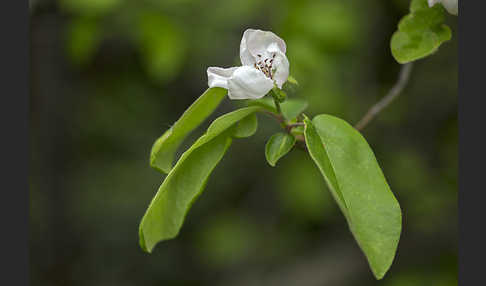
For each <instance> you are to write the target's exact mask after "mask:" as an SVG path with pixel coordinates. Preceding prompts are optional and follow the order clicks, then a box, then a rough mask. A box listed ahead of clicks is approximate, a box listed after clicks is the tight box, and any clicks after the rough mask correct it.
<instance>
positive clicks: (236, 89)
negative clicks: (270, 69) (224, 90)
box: [228, 66, 273, 99]
mask: <svg viewBox="0 0 486 286" xmlns="http://www.w3.org/2000/svg"><path fill="white" fill-rule="evenodd" d="M272 88H273V82H272V80H271V79H269V78H267V77H266V76H265V75H264V74H263V73H262V72H261V71H259V70H257V69H255V68H254V67H250V66H242V67H239V68H237V69H236V70H235V71H234V73H233V76H232V77H231V78H230V79H229V80H228V96H229V98H230V99H258V98H262V97H264V96H265V95H266V94H267V93H268V92H269V91H270V90H271V89H272Z"/></svg>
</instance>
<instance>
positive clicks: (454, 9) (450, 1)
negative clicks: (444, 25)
mask: <svg viewBox="0 0 486 286" xmlns="http://www.w3.org/2000/svg"><path fill="white" fill-rule="evenodd" d="M428 3H429V7H432V6H434V5H435V4H437V3H441V4H442V6H444V8H445V9H446V10H447V12H449V13H451V14H453V15H457V14H458V10H459V7H458V3H459V0H428Z"/></svg>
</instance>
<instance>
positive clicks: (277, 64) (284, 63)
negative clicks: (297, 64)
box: [273, 51, 289, 88]
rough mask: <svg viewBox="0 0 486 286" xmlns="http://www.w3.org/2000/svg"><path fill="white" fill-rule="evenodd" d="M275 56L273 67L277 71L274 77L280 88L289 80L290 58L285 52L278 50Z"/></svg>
mask: <svg viewBox="0 0 486 286" xmlns="http://www.w3.org/2000/svg"><path fill="white" fill-rule="evenodd" d="M274 53H275V58H274V59H273V69H275V72H274V74H273V79H274V80H275V82H276V84H277V86H278V88H282V86H283V84H284V83H285V82H286V81H287V78H288V77H289V60H288V59H287V57H286V56H285V54H284V53H282V52H280V51H276V52H274Z"/></svg>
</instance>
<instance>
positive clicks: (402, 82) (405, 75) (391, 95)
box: [355, 63, 412, 131]
mask: <svg viewBox="0 0 486 286" xmlns="http://www.w3.org/2000/svg"><path fill="white" fill-rule="evenodd" d="M411 71H412V63H408V64H405V65H403V66H402V69H401V70H400V74H399V75H398V80H397V82H396V83H395V85H394V86H393V87H392V88H391V89H390V91H389V92H388V94H387V95H386V96H385V97H383V98H382V99H381V100H380V101H378V102H377V103H376V104H375V105H373V106H372V107H371V108H370V109H369V110H368V112H366V114H365V116H363V118H361V120H360V121H359V122H358V123H357V124H356V125H355V128H356V129H358V130H360V131H361V130H363V128H365V127H366V125H368V123H369V122H370V121H371V120H373V118H375V116H376V115H377V114H378V113H380V112H381V111H382V110H383V109H384V108H385V107H387V106H388V105H389V104H390V103H391V102H392V101H393V100H394V99H395V98H396V97H397V96H398V95H400V93H401V92H402V90H403V88H404V87H405V86H406V85H407V83H408V80H409V78H410V72H411Z"/></svg>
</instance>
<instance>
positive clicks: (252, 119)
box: [233, 114, 258, 138]
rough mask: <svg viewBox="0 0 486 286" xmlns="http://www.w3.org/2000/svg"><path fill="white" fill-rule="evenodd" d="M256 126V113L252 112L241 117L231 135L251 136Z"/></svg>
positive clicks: (236, 136)
mask: <svg viewBox="0 0 486 286" xmlns="http://www.w3.org/2000/svg"><path fill="white" fill-rule="evenodd" d="M257 128H258V119H257V116H256V114H252V115H250V116H247V117H245V118H243V119H242V120H241V121H240V122H238V124H237V125H236V128H235V131H234V133H233V137H235V138H246V137H250V136H253V134H255V132H256V131H257Z"/></svg>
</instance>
